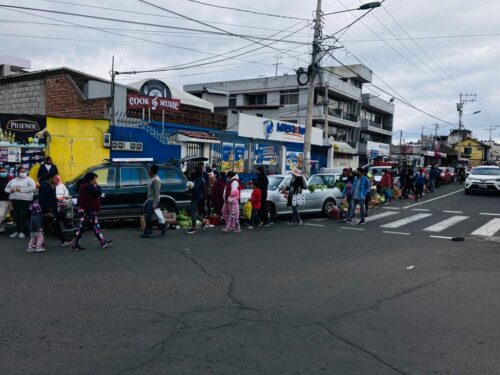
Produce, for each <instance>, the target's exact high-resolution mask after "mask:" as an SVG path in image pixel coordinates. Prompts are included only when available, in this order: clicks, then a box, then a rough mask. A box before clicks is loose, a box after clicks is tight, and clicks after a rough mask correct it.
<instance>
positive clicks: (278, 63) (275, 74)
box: [273, 56, 282, 77]
mask: <svg viewBox="0 0 500 375" xmlns="http://www.w3.org/2000/svg"><path fill="white" fill-rule="evenodd" d="M279 60H280V57H279V56H276V62H275V63H274V64H273V65H275V66H276V71H275V73H274V76H275V77H277V76H278V65H281V64H282V63H280V62H278V61H279Z"/></svg>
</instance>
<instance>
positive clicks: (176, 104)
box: [127, 94, 181, 112]
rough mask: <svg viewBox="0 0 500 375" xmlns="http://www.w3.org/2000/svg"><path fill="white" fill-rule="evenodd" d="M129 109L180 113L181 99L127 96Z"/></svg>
mask: <svg viewBox="0 0 500 375" xmlns="http://www.w3.org/2000/svg"><path fill="white" fill-rule="evenodd" d="M127 108H128V109H143V108H145V109H151V110H152V111H156V112H158V111H168V112H180V111H181V101H180V100H179V99H169V98H160V97H157V96H143V95H136V94H129V95H127Z"/></svg>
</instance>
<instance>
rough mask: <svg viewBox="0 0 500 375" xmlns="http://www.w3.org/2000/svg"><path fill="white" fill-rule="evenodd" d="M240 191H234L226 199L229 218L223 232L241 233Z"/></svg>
mask: <svg viewBox="0 0 500 375" xmlns="http://www.w3.org/2000/svg"><path fill="white" fill-rule="evenodd" d="M239 201H240V191H239V189H234V190H232V191H231V194H230V195H229V197H228V198H227V205H228V207H229V217H228V219H227V224H226V227H225V228H224V229H222V231H223V232H226V233H227V232H234V233H241V228H240V202H239Z"/></svg>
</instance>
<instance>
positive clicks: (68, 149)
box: [47, 117, 110, 181]
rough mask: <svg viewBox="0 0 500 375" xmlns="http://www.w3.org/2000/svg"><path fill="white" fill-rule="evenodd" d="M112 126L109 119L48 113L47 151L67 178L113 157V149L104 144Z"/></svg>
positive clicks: (63, 176)
mask: <svg viewBox="0 0 500 375" xmlns="http://www.w3.org/2000/svg"><path fill="white" fill-rule="evenodd" d="M108 128H109V121H108V120H82V119H74V118H55V117H47V130H48V132H49V134H50V142H49V145H48V150H47V154H48V155H50V156H51V157H52V158H53V159H54V163H56V164H57V167H58V169H59V174H60V175H61V178H62V180H63V181H67V180H69V179H72V178H74V177H76V176H78V175H79V174H80V173H81V172H83V171H84V170H85V169H87V168H88V167H91V166H93V165H96V164H100V163H102V162H103V160H104V159H109V157H110V151H109V149H108V148H104V147H103V134H104V133H106V132H107V131H108Z"/></svg>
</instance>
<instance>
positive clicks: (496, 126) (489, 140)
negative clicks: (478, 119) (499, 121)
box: [484, 125, 500, 146]
mask: <svg viewBox="0 0 500 375" xmlns="http://www.w3.org/2000/svg"><path fill="white" fill-rule="evenodd" d="M496 128H500V125H490V127H489V128H486V129H484V130H488V131H489V132H490V138H489V139H488V142H489V143H490V146H491V145H492V144H493V138H492V133H493V130H495V129H496Z"/></svg>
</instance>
